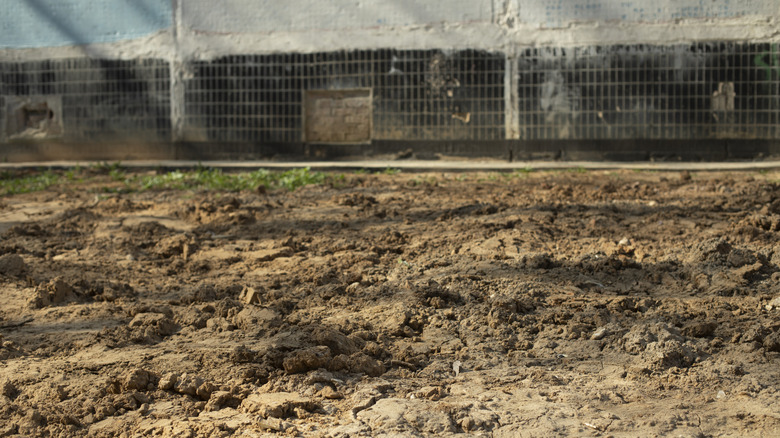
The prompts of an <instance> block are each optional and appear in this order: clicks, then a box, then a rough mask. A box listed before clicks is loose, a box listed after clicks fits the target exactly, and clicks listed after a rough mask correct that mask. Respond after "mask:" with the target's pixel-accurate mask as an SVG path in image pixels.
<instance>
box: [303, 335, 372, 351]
mask: <svg viewBox="0 0 780 438" xmlns="http://www.w3.org/2000/svg"><path fill="white" fill-rule="evenodd" d="M360 341H362V340H360V339H352V338H350V337H348V336H347V335H345V334H344V333H341V332H340V331H338V330H333V329H324V330H316V331H315V333H314V342H316V343H317V344H319V345H325V346H327V347H328V348H330V351H331V352H332V353H333V354H347V355H349V354H353V353H355V352H357V351H360V350H361V349H362V347H363V344H365V343H364V342H360Z"/></svg>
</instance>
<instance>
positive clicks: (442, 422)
mask: <svg viewBox="0 0 780 438" xmlns="http://www.w3.org/2000/svg"><path fill="white" fill-rule="evenodd" d="M429 403H430V402H423V401H420V400H405V399H398V398H387V399H382V400H379V401H377V402H376V404H375V405H373V406H371V407H370V408H368V409H366V410H364V411H362V412H360V413H359V414H357V417H358V419H360V420H362V421H365V422H366V423H368V424H369V426H371V428H372V429H373V430H374V431H379V430H397V431H404V430H410V429H411V430H415V431H420V432H422V433H424V434H433V435H439V434H442V433H452V432H455V431H456V430H457V429H456V427H455V424H454V423H453V421H452V418H451V417H450V416H449V414H448V413H447V412H444V411H442V410H437V409H433V406H432V405H430V404H429Z"/></svg>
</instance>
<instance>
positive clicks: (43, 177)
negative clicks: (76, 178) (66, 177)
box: [0, 169, 61, 195]
mask: <svg viewBox="0 0 780 438" xmlns="http://www.w3.org/2000/svg"><path fill="white" fill-rule="evenodd" d="M60 180H61V176H60V175H58V174H56V173H54V172H52V171H51V170H49V169H46V170H39V171H38V172H37V173H33V174H29V175H24V176H17V175H15V174H13V173H12V172H9V171H5V172H3V174H2V177H1V178H0V193H2V194H3V195H14V194H18V193H29V192H36V191H39V190H44V189H46V188H48V187H49V186H52V185H54V184H57V183H59V182H60Z"/></svg>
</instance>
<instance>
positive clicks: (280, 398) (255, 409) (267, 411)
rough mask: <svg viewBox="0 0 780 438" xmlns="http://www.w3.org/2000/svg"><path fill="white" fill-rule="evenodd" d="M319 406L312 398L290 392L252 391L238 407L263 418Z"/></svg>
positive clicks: (280, 416) (290, 413) (286, 415)
mask: <svg viewBox="0 0 780 438" xmlns="http://www.w3.org/2000/svg"><path fill="white" fill-rule="evenodd" d="M319 408H320V406H319V404H318V403H317V402H315V401H314V400H312V399H310V398H308V397H304V396H302V395H299V394H295V393H292V392H270V393H254V394H251V395H249V396H248V397H247V398H246V399H244V401H243V402H241V406H240V409H241V410H242V411H244V412H246V413H251V414H257V415H260V416H262V417H264V418H268V417H274V418H287V417H290V416H292V415H294V414H295V410H296V409H303V410H305V411H309V412H313V411H316V410H318V409H319Z"/></svg>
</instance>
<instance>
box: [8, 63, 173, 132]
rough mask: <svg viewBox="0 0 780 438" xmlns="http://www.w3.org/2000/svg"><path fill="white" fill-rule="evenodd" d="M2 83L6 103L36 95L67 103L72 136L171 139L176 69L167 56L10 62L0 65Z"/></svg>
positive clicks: (67, 127)
mask: <svg viewBox="0 0 780 438" xmlns="http://www.w3.org/2000/svg"><path fill="white" fill-rule="evenodd" d="M0 86H1V87H2V88H1V89H0V91H1V92H0V94H2V96H3V97H4V98H5V99H4V100H5V102H6V103H8V102H10V100H9V99H15V100H16V101H24V100H25V99H28V98H32V97H35V98H36V99H38V100H46V99H49V98H51V100H52V101H55V100H56V101H57V102H61V107H60V108H61V112H62V114H61V115H58V116H59V117H61V120H62V124H63V129H64V132H63V134H62V136H63V137H64V138H66V139H74V140H101V139H114V138H123V139H138V140H145V141H150V140H152V141H170V139H171V122H170V72H169V66H168V63H167V62H166V61H163V60H158V59H139V60H131V61H119V60H99V59H86V58H74V59H64V60H44V61H30V62H14V63H11V62H6V63H0ZM58 105H59V104H58ZM3 107H4V108H5V107H7V105H3ZM6 109H7V108H6ZM6 116H10V115H9V114H6Z"/></svg>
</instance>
